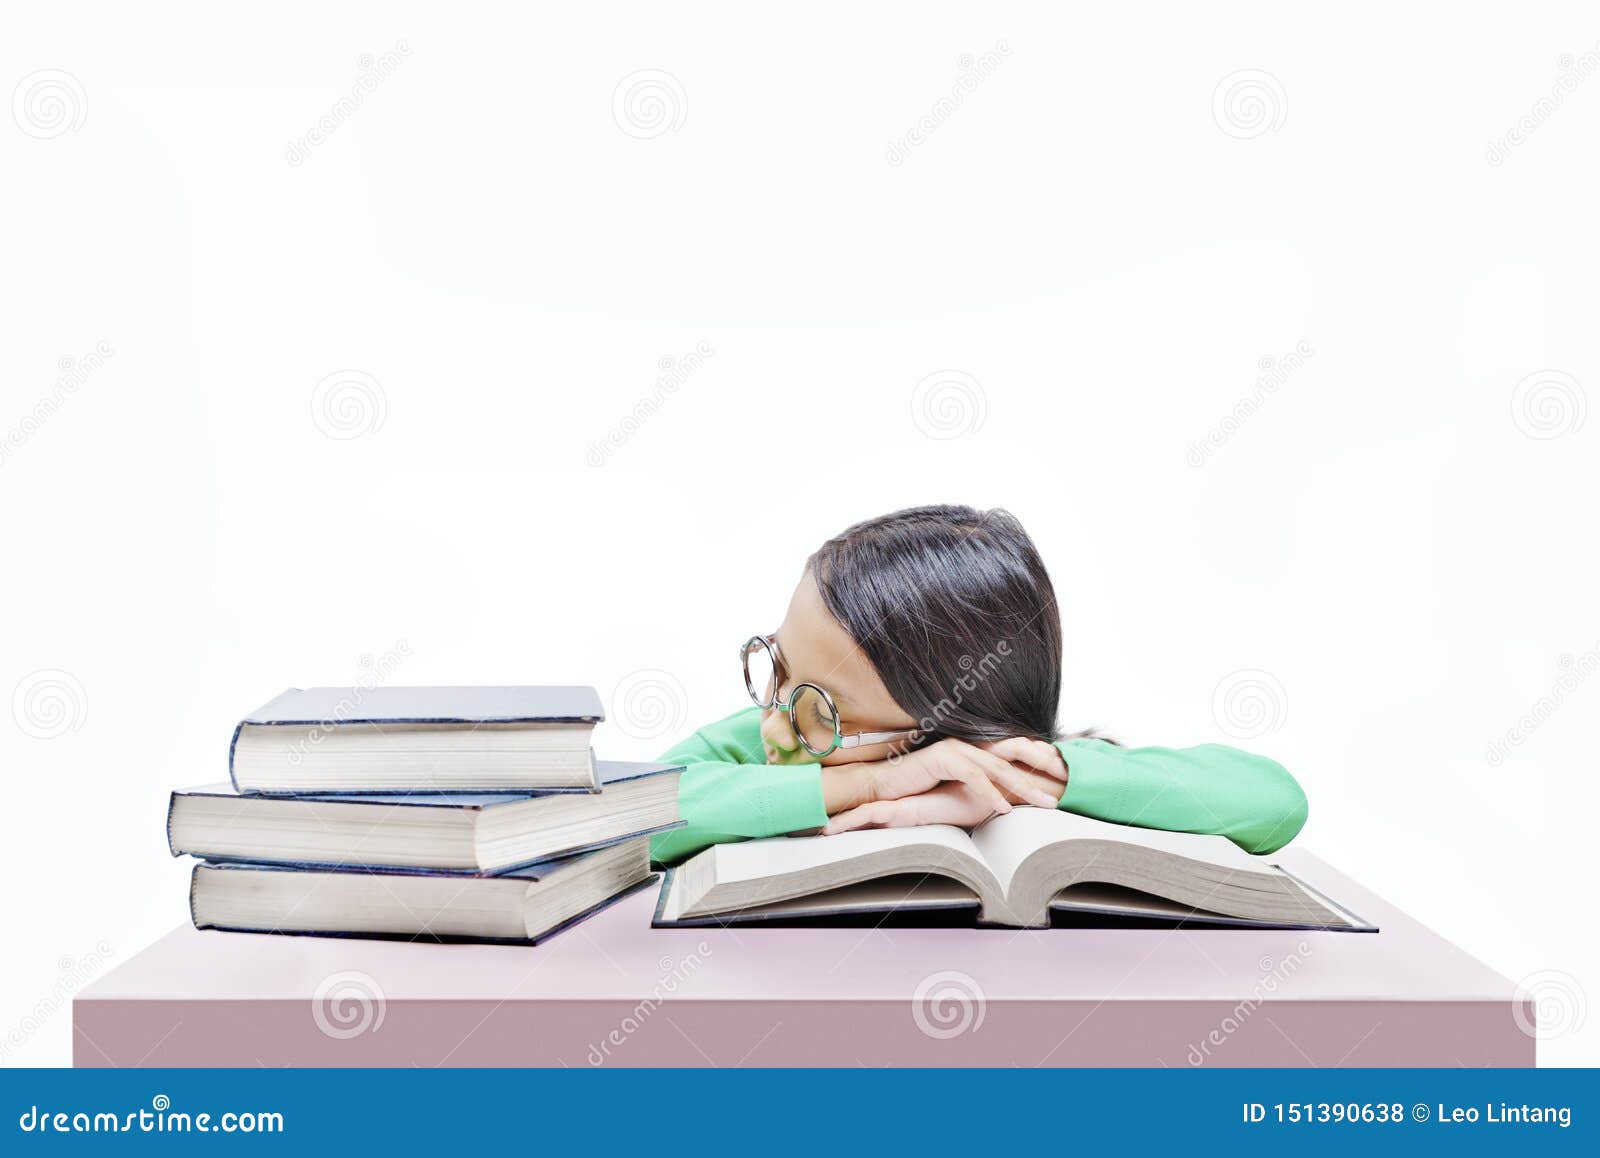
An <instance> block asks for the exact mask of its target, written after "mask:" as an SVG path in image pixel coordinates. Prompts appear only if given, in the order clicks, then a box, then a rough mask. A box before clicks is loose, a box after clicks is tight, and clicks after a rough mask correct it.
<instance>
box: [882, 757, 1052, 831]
mask: <svg viewBox="0 0 1600 1158" xmlns="http://www.w3.org/2000/svg"><path fill="white" fill-rule="evenodd" d="M1035 745H1037V746H1038V748H1048V749H1049V750H1050V752H1052V753H1054V754H1055V757H1056V768H1055V769H1054V770H1052V769H1051V767H1050V765H1049V762H1048V759H1047V758H1046V756H1045V755H1044V754H1043V753H1042V752H1040V751H1038V750H1037V749H1036V748H1035ZM1013 761H1016V762H1017V763H1020V764H1022V765H1023V767H1018V766H1017V764H1014V763H1013ZM1035 773H1039V774H1042V776H1043V779H1051V778H1052V776H1053V780H1054V781H1055V786H1054V787H1053V789H1052V788H1050V787H1046V786H1045V784H1044V782H1043V779H1041V777H1040V776H1039V775H1035ZM860 774H861V775H862V776H863V777H864V778H865V781H866V790H867V799H868V800H869V801H870V800H880V801H881V800H901V799H904V798H905V797H908V796H920V795H922V794H924V793H926V792H930V791H932V790H933V789H935V788H937V787H939V786H940V785H941V784H947V783H959V784H964V785H966V786H967V787H968V789H969V790H971V791H972V792H973V793H974V794H975V798H976V799H977V800H986V801H988V802H989V804H990V808H989V811H990V812H1010V811H1011V804H1012V802H1013V801H1015V802H1016V803H1018V804H1037V805H1038V806H1039V807H1040V808H1054V807H1055V806H1056V802H1057V801H1058V800H1060V799H1061V792H1062V786H1063V785H1064V784H1065V782H1066V779H1067V766H1066V764H1065V763H1064V762H1063V761H1062V760H1061V754H1060V753H1059V752H1057V751H1056V749H1055V747H1054V746H1053V745H1050V744H1046V743H1044V741H1042V740H1020V739H1013V740H998V741H995V742H994V743H992V744H983V745H979V744H969V743H967V742H966V741H964V740H953V739H952V740H940V741H938V742H937V743H933V744H929V745H928V746H927V747H926V748H918V749H916V750H915V751H912V752H908V753H906V754H905V755H904V756H900V757H897V758H895V759H893V760H879V761H876V762H874V763H871V764H864V765H862V766H861V773H860ZM985 815H987V813H986V814H985Z"/></svg>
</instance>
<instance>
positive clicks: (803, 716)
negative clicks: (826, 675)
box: [739, 635, 919, 759]
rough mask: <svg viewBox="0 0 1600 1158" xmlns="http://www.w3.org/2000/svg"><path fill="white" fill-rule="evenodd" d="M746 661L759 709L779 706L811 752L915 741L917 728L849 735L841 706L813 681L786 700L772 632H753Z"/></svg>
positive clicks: (746, 683)
mask: <svg viewBox="0 0 1600 1158" xmlns="http://www.w3.org/2000/svg"><path fill="white" fill-rule="evenodd" d="M739 658H740V660H741V661H742V662H743V664H744V686H745V690H746V691H748V692H749V693H750V699H751V701H752V702H754V704H755V705H756V707H758V708H776V709H777V710H778V711H780V712H783V713H784V714H785V715H787V716H788V717H789V726H790V727H791V728H793V729H794V734H795V736H796V737H797V738H798V739H799V741H800V743H801V745H803V746H804V748H805V750H806V751H807V752H809V753H811V755H813V756H816V757H818V758H819V759H820V758H821V757H823V756H826V755H828V754H829V753H830V752H832V751H833V750H834V749H835V748H860V747H864V746H865V745H868V744H887V743H890V742H892V741H895V740H912V739H915V738H917V736H918V735H919V733H918V732H917V730H916V729H914V728H912V729H907V730H902V731H895V732H854V733H852V734H851V735H848V736H846V735H845V734H844V733H843V732H842V731H841V730H840V727H839V708H838V705H836V704H835V703H834V702H833V697H832V696H830V695H829V694H828V692H827V690H826V689H825V688H822V687H819V686H818V685H816V684H813V683H801V684H796V685H795V686H794V690H793V691H791V692H790V693H789V699H788V702H787V703H785V702H784V701H783V700H782V698H781V697H780V695H779V693H780V691H781V690H782V688H783V685H784V682H785V679H786V677H785V673H784V667H783V659H782V657H781V656H780V655H779V654H778V640H777V638H776V637H775V636H771V635H752V636H751V637H750V638H749V639H747V640H745V643H744V646H743V647H742V648H740V649H739Z"/></svg>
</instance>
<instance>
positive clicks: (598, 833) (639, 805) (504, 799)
mask: <svg viewBox="0 0 1600 1158" xmlns="http://www.w3.org/2000/svg"><path fill="white" fill-rule="evenodd" d="M598 769H599V774H600V782H601V785H602V791H601V792H600V793H599V794H598V795H596V794H593V793H586V792H585V793H572V792H545V793H537V794H531V795H528V794H525V795H518V796H509V795H504V794H499V793H492V794H477V795H473V794H465V793H455V794H449V795H443V796H424V795H418V794H399V795H390V796H377V795H366V796H297V797H280V796H260V795H246V794H241V793H239V792H236V791H235V790H234V789H232V788H231V787H230V786H229V785H227V784H209V785H206V786H204V787H200V788H190V789H185V790H182V791H178V792H174V793H173V794H172V800H171V804H170V805H169V807H168V811H167V845H168V847H169V848H170V849H171V850H172V855H173V856H183V855H184V854H191V855H194V856H200V857H206V858H208V859H210V860H240V861H253V862H267V863H275V864H287V865H292V866H297V867H313V866H315V867H330V868H342V867H360V866H371V867H389V868H395V869H400V870H405V869H416V870H422V871H431V872H451V873H469V874H490V873H502V872H505V871H507V870H509V869H514V868H517V867H519V866H522V865H528V864H532V863H534V862H536V861H543V860H548V859H550V858H552V857H555V856H561V855H565V854H567V853H571V852H575V851H577V850H579V849H583V848H589V847H592V846H594V845H599V844H605V843H610V842H613V841H616V840H621V839H624V838H627V837H632V836H640V835H645V834H650V833H656V832H661V831H664V830H665V829H669V828H676V827H678V826H679V825H680V824H681V823H682V821H681V820H680V819H679V817H678V778H679V776H680V775H681V774H682V771H683V769H682V767H681V766H679V765H674V764H637V763H626V762H618V761H600V762H599V764H598Z"/></svg>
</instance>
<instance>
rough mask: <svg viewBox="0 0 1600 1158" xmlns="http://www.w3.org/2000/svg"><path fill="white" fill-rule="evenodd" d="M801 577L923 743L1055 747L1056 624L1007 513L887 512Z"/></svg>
mask: <svg viewBox="0 0 1600 1158" xmlns="http://www.w3.org/2000/svg"><path fill="white" fill-rule="evenodd" d="M806 566H807V568H808V569H809V570H810V572H811V574H812V577H813V578H814V579H815V580H816V583H817V587H818V588H819V589H820V590H821V592H822V601H823V603H824V604H825V605H826V606H827V608H828V611H829V613H830V614H832V615H833V617H834V618H835V619H837V620H838V621H839V623H840V625H841V626H843V628H844V629H845V630H846V631H847V632H849V633H850V637H851V638H852V639H854V640H855V641H856V643H857V644H858V645H859V646H860V647H861V650H862V651H863V652H865V653H866V656H867V658H868V659H869V660H870V661H871V662H872V666H873V667H874V668H875V669H876V670H877V672H878V676H879V678H881V679H882V680H883V683H884V686H885V687H886V688H888V690H889V694H890V695H891V696H893V697H894V701H895V703H897V704H899V705H900V707H901V708H902V709H904V710H905V712H906V713H907V714H908V715H910V716H912V717H914V718H915V719H916V720H917V724H918V728H919V730H920V731H922V732H923V733H924V734H925V735H932V736H935V737H938V736H954V737H956V738H958V739H962V740H972V741H982V740H1000V739H1004V738H1006V737H1007V736H1027V737H1030V738H1032V739H1035V740H1055V739H1058V738H1060V732H1059V730H1058V728H1057V726H1056V711H1057V709H1058V707H1059V706H1060V701H1061V615H1060V612H1059V611H1058V610H1057V607H1056V594H1055V589H1054V588H1053V587H1052V586H1051V585H1050V576H1049V575H1048V574H1047V573H1046V571H1045V569H1044V562H1043V560H1041V559H1040V558H1039V552H1038V550H1037V548H1035V547H1034V545H1033V540H1031V539H1030V538H1028V533H1027V532H1026V531H1024V530H1023V529H1022V524H1021V523H1019V522H1017V520H1016V519H1015V518H1013V517H1012V516H1011V515H1010V514H1009V513H1008V512H1006V511H1003V510H992V511H977V510H974V509H973V508H971V507H961V506H933V507H912V508H911V509H909V510H904V511H896V512H894V513H893V514H890V515H882V516H880V517H878V518H876V519H868V520H867V521H866V522H863V523H857V524H856V525H855V526H853V527H851V528H850V529H849V530H847V531H845V532H844V533H843V534H840V535H836V536H835V537H834V538H832V539H829V540H828V541H827V542H826V543H824V544H822V546H821V547H819V548H818V549H817V551H816V553H815V554H814V555H812V556H811V558H810V559H809V560H808V561H807V564H806Z"/></svg>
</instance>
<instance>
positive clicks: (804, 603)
mask: <svg viewBox="0 0 1600 1158" xmlns="http://www.w3.org/2000/svg"><path fill="white" fill-rule="evenodd" d="M777 634H778V654H779V655H780V656H781V657H782V661H783V673H782V674H783V683H782V684H781V685H780V686H779V688H778V698H779V699H780V700H781V701H783V702H788V699H789V696H790V695H791V694H792V692H793V689H794V686H795V685H796V684H801V683H813V684H816V685H817V686H819V687H822V688H825V689H827V691H828V694H829V695H831V696H832V697H833V702H834V703H835V704H836V705H837V706H838V708H839V730H840V732H841V733H843V734H844V735H846V736H848V735H850V734H851V733H853V732H892V731H901V730H905V729H910V728H914V727H916V726H917V722H916V721H915V720H913V719H912V718H911V717H910V716H908V715H907V714H906V713H905V712H904V711H903V710H902V709H901V707H900V705H898V704H896V703H895V702H894V700H893V699H891V698H890V696H889V691H888V689H887V688H885V687H884V686H883V681H882V680H881V679H879V678H878V673H877V672H876V671H874V670H873V668H872V664H871V663H869V662H868V661H867V657H866V656H865V655H864V654H863V653H862V651H861V649H860V648H859V647H857V646H856V642H855V640H853V639H851V638H850V636H849V634H848V633H847V632H846V631H845V629H844V628H843V627H841V626H839V622H838V620H836V619H834V617H833V616H832V615H830V614H829V613H828V608H827V606H826V605H825V604H824V603H823V602H822V592H821V591H819V590H818V589H817V584H816V580H814V579H813V578H812V577H811V573H810V572H809V571H807V572H806V574H805V575H804V576H802V577H801V579H800V586H799V587H797V588H795V592H794V597H793V598H792V599H790V600H789V610H788V613H787V614H786V615H785V616H784V617H783V623H782V624H781V625H780V626H779V628H778V633H777ZM761 743H762V747H763V748H765V750H766V755H767V762H768V763H769V764H803V763H815V762H816V760H817V758H816V757H815V756H813V755H812V754H811V753H810V752H807V751H806V750H805V748H804V746H803V745H802V744H801V743H800V739H799V737H798V736H796V735H795V734H794V728H793V727H792V726H791V725H790V723H789V716H788V714H787V713H785V712H781V711H779V710H778V709H777V708H766V709H764V710H763V711H762V713H761ZM821 746H822V745H820V744H819V745H818V747H821ZM905 746H906V745H905V742H904V741H892V742H890V743H886V744H870V745H865V746H863V747H860V748H835V749H834V750H833V751H832V752H830V753H828V755H826V756H824V757H823V758H822V763H824V764H852V763H856V762H858V761H864V760H886V759H888V758H889V757H890V756H892V755H894V754H895V753H896V752H897V751H899V750H902V749H903V748H904V747H905Z"/></svg>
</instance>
